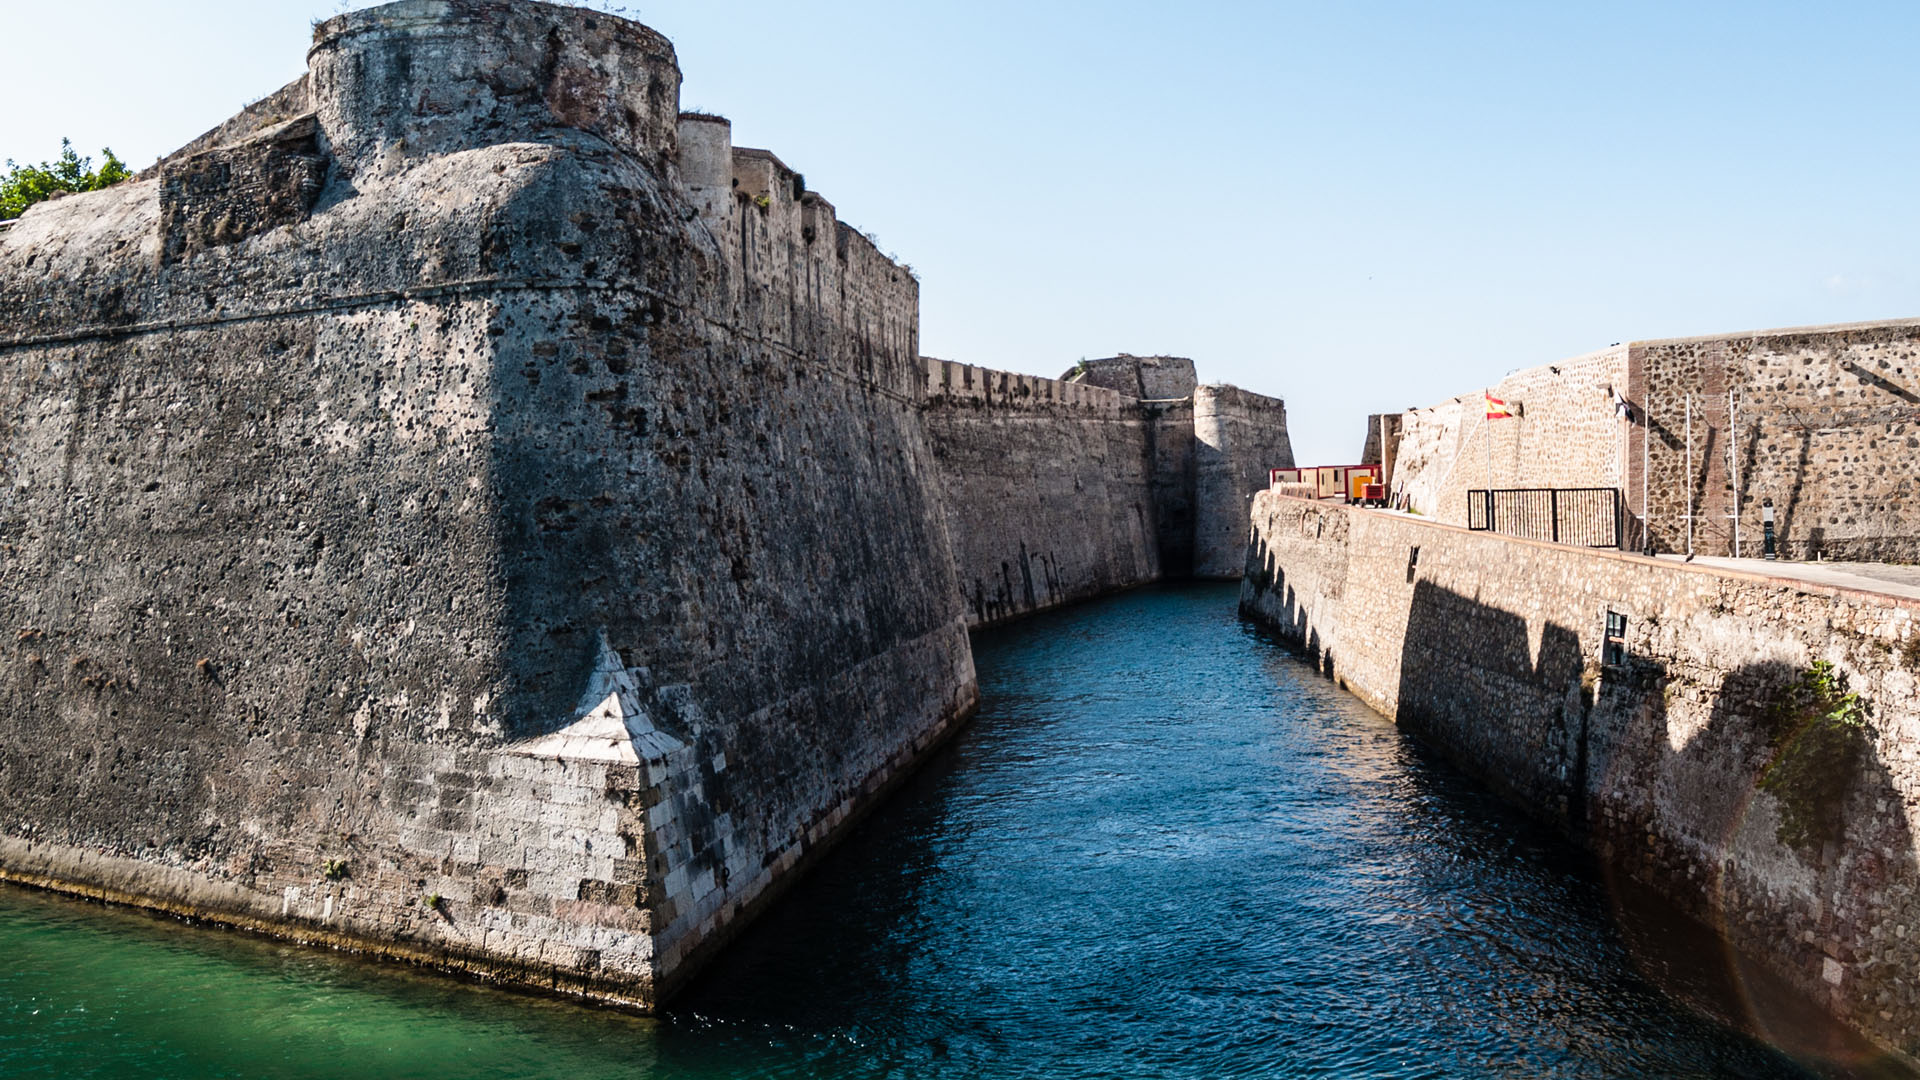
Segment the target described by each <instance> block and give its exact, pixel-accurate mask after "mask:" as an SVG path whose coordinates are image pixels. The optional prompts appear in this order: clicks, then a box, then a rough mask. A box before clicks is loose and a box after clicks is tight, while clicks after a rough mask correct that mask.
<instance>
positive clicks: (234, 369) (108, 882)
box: [0, 0, 976, 1007]
mask: <svg viewBox="0 0 1920 1080" xmlns="http://www.w3.org/2000/svg"><path fill="white" fill-rule="evenodd" d="M308 61H309V70H308V74H307V76H306V77H305V78H304V79H303V80H299V81H297V82H296V83H294V84H292V85H290V86H289V87H287V88H284V89H283V90H282V91H280V92H278V93H276V94H274V95H273V96H271V97H270V98H268V99H265V100H263V101H262V102H260V103H257V104H256V105H255V106H252V107H250V108H249V109H248V110H246V111H245V112H244V113H243V114H242V115H241V116H239V117H236V118H234V119H233V120H231V121H229V122H227V123H224V124H222V125H220V126H218V127H216V128H215V129H213V131H211V132H209V133H208V134H207V135H206V136H203V137H202V138H201V139H198V140H195V142H194V143H193V144H192V145H190V146H189V147H188V148H185V149H184V150H183V151H182V152H181V153H178V154H175V155H173V156H171V157H170V158H168V159H166V160H165V161H163V162H162V163H161V165H160V166H159V167H158V168H157V169H154V170H150V171H149V172H148V173H147V174H145V175H144V176H143V177H142V178H140V179H137V180H135V181H132V182H129V183H125V184H121V185H118V186H115V187H113V188H109V189H106V190H103V191H98V192H92V193H88V194H83V195H75V196H72V197H69V198H64V199H60V200H57V201H53V202H48V203H43V204H41V205H38V206H35V207H33V208H32V209H31V210H29V211H28V212H27V213H26V214H25V215H24V216H23V217H22V218H21V219H20V220H19V222H18V223H16V224H15V225H13V226H12V227H11V228H9V229H7V230H5V231H4V232H0V306H3V307H4V308H5V309H6V310H7V311H8V313H9V317H8V320H7V325H6V327H5V329H4V330H3V331H0V430H4V431H5V433H6V441H5V443H4V444H3V445H0V455H3V456H0V468H4V470H5V473H6V479H7V483H6V486H5V488H4V491H5V492H6V495H5V498H4V500H3V501H0V541H4V543H5V548H4V550H5V556H4V558H3V559H0V621H4V622H5V624H6V625H8V626H9V627H11V628H12V629H11V631H10V633H11V634H13V635H15V636H11V637H9V641H10V642H14V643H16V644H17V646H18V647H17V648H14V649H13V650H12V651H10V652H8V653H7V654H5V655H4V656H3V657H0V777H4V778H5V780H6V783H5V784H4V785H0V834H4V835H0V877H10V878H14V879H17V880H25V881H32V882H34V883H36V884H43V885H51V886H54V887H59V888H67V889H72V890H74V891H79V892H85V893H89V894H90V895H100V896H105V897H109V898H113V899H121V900H129V901H131V902H136V903H146V904H151V905H156V906H162V907H165V908H167V909H168V910H174V911H179V912H182V913H187V914H192V915H195V916H198V917H202V918H207V919H212V920H217V921H224V922H228V923H234V924H238V925H245V926H254V927H259V928H264V929H270V930H272V931H273V932H275V933H281V934H285V935H287V936H289V937H294V938H299V939H303V940H315V941H326V942H330V943H333V944H340V945H346V946H349V947H352V948H356V949H362V950H366V951H369V952H374V953H383V954H391V955H398V956H405V957H408V958H411V959H415V960H421V961H423V962H427V963H432V964H436V965H439V966H443V967H450V968H458V969H463V970H468V971H473V972H476V973H479V974H483V975H486V976H488V977H493V978H499V979H502V980H505V981H509V982H513V983H517V984H523V985H534V986H544V987H549V988H552V989H555V990H560V991H563V992H569V993H579V994H586V995H590V996H594V997H598V998H603V999H607V1000H614V1001H621V1002H626V1003H630V1004H634V1005H637V1006H640V1007H651V1006H652V1005H653V1004H655V1003H656V1002H657V1001H658V1000H659V999H660V998H661V997H662V996H663V995H665V994H666V993H668V992H670V991H671V989H672V987H673V986H674V985H676V984H677V983H678V982H679V981H680V980H682V979H684V978H685V977H686V975H687V974H688V973H689V972H691V971H692V970H693V969H694V967H695V966H697V964H698V962H699V960H700V958H701V957H702V956H704V955H706V954H707V953H709V952H711V951H712V950H713V949H714V948H716V947H717V946H718V945H719V943H720V942H722V941H724V940H725V939H726V937H727V936H728V935H729V934H730V933H731V932H732V930H733V928H734V927H736V926H737V925H738V924H739V923H740V922H741V920H743V919H744V918H746V917H747V916H748V915H750V914H751V913H752V911H754V910H755V909H756V908H757V907H758V906H760V905H762V904H764V903H766V902H767V901H768V900H769V899H770V898H771V897H772V896H773V895H774V894H775V893H776V892H777V891H778V889H779V888H780V887H781V886H782V885H784V883H786V882H787V881H790V880H791V879H792V877H793V876H794V874H795V873H796V872H797V871H798V870H799V869H800V868H801V867H802V866H803V865H804V864H805V863H806V862H808V861H809V860H811V859H812V858H813V857H814V856H816V855H817V854H818V853H819V852H820V851H821V850H823V849H824V848H825V847H826V846H827V845H828V844H830V843H831V842H832V840H833V838H834V837H836V836H837V835H839V833H840V832H841V831H842V830H843V829H844V827H845V825H846V823H847V822H848V821H850V820H851V819H852V818H853V817H855V816H857V815H858V814H859V813H860V812H861V811H863V810H864V809H865V808H867V807H868V806H870V805H871V804H872V802H873V800H874V798H875V797H876V795H877V793H878V792H880V791H881V790H883V789H884V788H885V787H886V786H887V785H889V784H891V783H893V782H895V781H896V780H897V779H898V778H899V777H901V776H902V775H904V773H905V771H906V770H908V769H910V768H911V767H912V765H913V764H914V763H915V762H916V761H917V760H918V759H919V758H920V757H921V756H923V755H924V754H926V753H927V752H928V751H929V750H930V749H931V748H932V747H933V746H935V745H936V744H937V743H938V742H939V740H940V739H942V738H943V737H944V736H945V735H946V734H948V733H950V732H951V731H953V730H954V729H955V728H956V726H957V725H958V724H959V723H960V722H961V721H962V720H963V719H964V718H965V716H966V715H967V713H968V712H969V710H970V709H971V708H972V705H973V702H974V700H975V693H976V691H975V685H974V678H973V669H972V657H971V653H970V651H969V648H968V643H967V638H966V629H965V627H966V620H965V616H964V613H963V611H962V609H961V607H960V601H959V597H958V596H957V595H956V591H955V590H954V589H953V587H952V582H953V580H954V573H953V563H952V555H951V552H950V550H949V547H948V542H947V536H946V530H945V522H944V518H943V512H942V509H941V506H940V496H939V492H938V489H937V487H936V486H935V484H934V483H933V481H932V479H931V476H932V473H933V467H934V466H933V461H932V457H931V453H930V450H929V448H928V442H927V438H926V435H925V432H924V427H923V423H922V419H921V417H920V414H919V411H918V408H917V405H918V401H919V398H920V395H921V391H922V382H923V380H924V368H923V367H922V366H921V363H920V360H919V353H918V310H917V288H918V286H917V283H915V282H914V281H913V278H912V276H911V275H910V274H908V273H907V272H906V271H905V270H904V269H903V268H901V267H899V266H897V265H895V264H893V263H892V262H890V261H889V260H887V259H885V258H884V257H882V256H881V255H880V254H879V253H878V252H876V251H875V250H874V248H873V246H872V245H871V244H870V243H869V242H868V241H867V240H866V239H865V238H864V237H861V236H860V235H859V234H858V233H857V231H855V230H853V229H851V228H849V227H847V226H845V225H843V224H841V223H840V222H839V221H838V220H837V219H836V218H835V217H834V215H833V210H832V207H831V205H830V204H828V203H826V202H825V200H823V199H820V198H819V197H818V196H816V195H814V194H813V193H810V192H806V191H804V187H803V185H801V184H800V183H799V182H798V179H797V177H795V176H793V174H791V171H790V170H787V169H785V167H784V166H782V165H780V164H779V162H778V160H777V159H775V158H773V157H772V155H770V154H766V153H765V152H763V151H752V150H741V151H737V152H736V151H734V150H733V149H732V147H731V146H730V145H727V143H728V140H727V138H726V129H725V125H724V123H721V122H716V121H713V120H710V119H703V118H700V117H685V118H683V117H682V116H681V114H680V110H679V102H678V89H679V85H680V76H679V70H678V67H677V65H676V61H675V58H674V54H673V50H672V47H671V46H670V45H669V44H668V43H667V41H666V40H665V39H664V38H662V37H661V36H660V35H658V34H656V33H654V32H653V31H651V30H648V29H646V28H645V27H642V26H639V25H638V24H635V23H631V22H627V21H625V20H622V19H617V18H612V17H610V16H606V15H602V14H599V13H596V12H590V11H583V10H579V9H572V8H562V7H554V6H550V5H545V4H539V3H531V2H526V0H419V2H407V3H400V4H391V5H387V6H385V7H380V8H374V9H370V10H367V11H360V12H355V13H353V14H350V15H345V16H342V17H340V18H337V19H333V20H329V21H328V22H326V23H323V24H322V25H321V26H320V27H319V28H318V29H317V30H316V33H315V38H314V43H313V47H312V49H311V51H310V52H309V54H308ZM683 132H684V133H685V136H686V137H685V138H684V140H683ZM736 181H737V183H736ZM796 523H800V524H802V525H804V528H802V529H799V530H798V531H796ZM820 537H833V538H835V542H833V543H821V542H819V538H820ZM902 568H911V571H910V572H908V571H905V570H904V569H902ZM55 763H58V764H55ZM428 896H432V897H435V898H436V902H435V903H431V904H429V903H426V902H424V901H423V898H424V897H428Z"/></svg>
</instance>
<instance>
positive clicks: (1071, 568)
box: [924, 356, 1293, 626]
mask: <svg viewBox="0 0 1920 1080" xmlns="http://www.w3.org/2000/svg"><path fill="white" fill-rule="evenodd" d="M926 365H927V380H926V399H925V405H924V417H925V420H926V425H927V437H928V439H929V441H930V442H931V444H932V447H933V453H934V458H935V460H936V462H937V463H938V469H937V472H938V476H939V479H940V482H941V485H942V490H943V493H944V501H945V505H946V507H947V528H948V533H949V535H951V536H952V538H953V545H954V562H955V564H956V567H957V570H958V575H959V577H958V580H959V588H960V593H961V596H962V599H963V602H964V604H965V606H966V608H967V611H968V620H969V623H970V624H971V625H973V626H989V625H992V624H994V623H997V622H1001V621H1004V620H1006V619H1010V618H1014V617H1017V616H1020V615H1024V614H1027V613H1030V612H1033V611H1039V610H1044V609H1046V608H1049V607H1055V606H1058V605H1060V604H1065V603H1071V602H1073V601H1076V600H1082V599H1087V598H1090V597H1094V596H1099V595H1101V594H1103V593H1107V592H1112V591H1114V590H1117V589H1124V588H1130V587H1132V586H1135V585H1140V584H1144V583H1146V582H1150V581H1157V580H1161V579H1164V578H1181V577H1189V576H1206V577H1222V578H1232V577H1237V576H1238V575H1239V571H1240V566H1241V563H1242V562H1243V561H1244V555H1245V550H1246V520H1247V519H1246V507H1247V503H1248V500H1250V499H1251V498H1252V496H1253V493H1254V492H1256V491H1260V490H1262V489H1264V488H1265V487H1266V485H1267V470H1268V469H1269V468H1284V467H1286V466H1290V465H1292V464H1293V455H1292V449H1291V447H1290V445H1289V444H1288V441H1287V433H1286V410H1285V405H1284V404H1283V403H1282V402H1280V401H1279V400H1277V399H1275V398H1269V397H1264V396H1262V395H1259V394H1251V393H1248V392H1246V391H1243V390H1239V389H1236V388H1234V387H1230V386H1203V385H1200V384H1199V383H1198V380H1197V379H1196V377H1195V375H1194V368H1193V362H1192V361H1191V360H1187V359H1184V358H1181V357H1133V356H1119V357H1112V358H1108V359H1104V360H1096V361H1092V362H1088V363H1083V364H1082V365H1080V366H1079V367H1077V368H1076V369H1075V370H1073V371H1070V372H1068V373H1067V377H1066V378H1063V379H1044V378H1039V377H1036V376H1031V375H1016V374H1013V373H1010V372H1004V371H995V370H992V369H989V368H981V367H974V366H972V365H968V364H960V363H954V362H952V361H944V360H935V359H928V360H927V361H926ZM1142 394H1147V395H1152V396H1151V397H1145V398H1143V397H1141V396H1139V395H1142ZM1229 552H1230V553H1231V555H1230V556H1229Z"/></svg>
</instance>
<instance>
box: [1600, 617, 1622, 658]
mask: <svg viewBox="0 0 1920 1080" xmlns="http://www.w3.org/2000/svg"><path fill="white" fill-rule="evenodd" d="M1600 662H1601V663H1603V664H1606V665H1609V666H1614V665H1618V664H1624V663H1626V662H1627V617H1626V616H1625V615H1622V614H1620V613H1619V612H1617V611H1609V612H1607V634H1606V643H1605V645H1604V646H1603V647H1602V648H1601V650H1600Z"/></svg>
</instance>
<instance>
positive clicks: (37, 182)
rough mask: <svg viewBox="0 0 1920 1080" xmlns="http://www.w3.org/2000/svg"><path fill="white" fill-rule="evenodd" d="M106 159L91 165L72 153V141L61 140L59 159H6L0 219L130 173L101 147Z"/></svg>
mask: <svg viewBox="0 0 1920 1080" xmlns="http://www.w3.org/2000/svg"><path fill="white" fill-rule="evenodd" d="M100 153H101V155H102V156H103V157H105V158H106V159H107V160H105V161H103V162H101V163H100V167H99V168H98V169H96V168H94V167H93V159H92V158H90V157H81V156H80V155H79V154H76V153H74V152H73V144H72V143H70V142H68V141H67V140H65V139H61V140H60V160H58V161H53V162H47V161H43V162H41V163H40V164H38V165H15V164H14V163H13V160H12V159H11V158H9V159H8V160H7V172H6V175H5V176H0V221H6V220H7V219H9V218H17V217H19V216H20V215H21V214H23V213H25V212H26V209H27V207H29V206H32V205H33V204H34V203H37V202H41V201H44V200H46V199H51V198H52V197H53V196H55V195H56V194H59V193H60V192H63V191H98V190H100V189H101V188H103V187H111V186H112V185H114V184H117V183H119V182H120V181H122V180H125V179H126V178H128V177H129V176H132V175H133V170H132V169H129V168H127V167H126V165H124V164H122V163H121V161H120V159H119V158H117V157H114V156H113V151H111V150H102V151H100Z"/></svg>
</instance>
